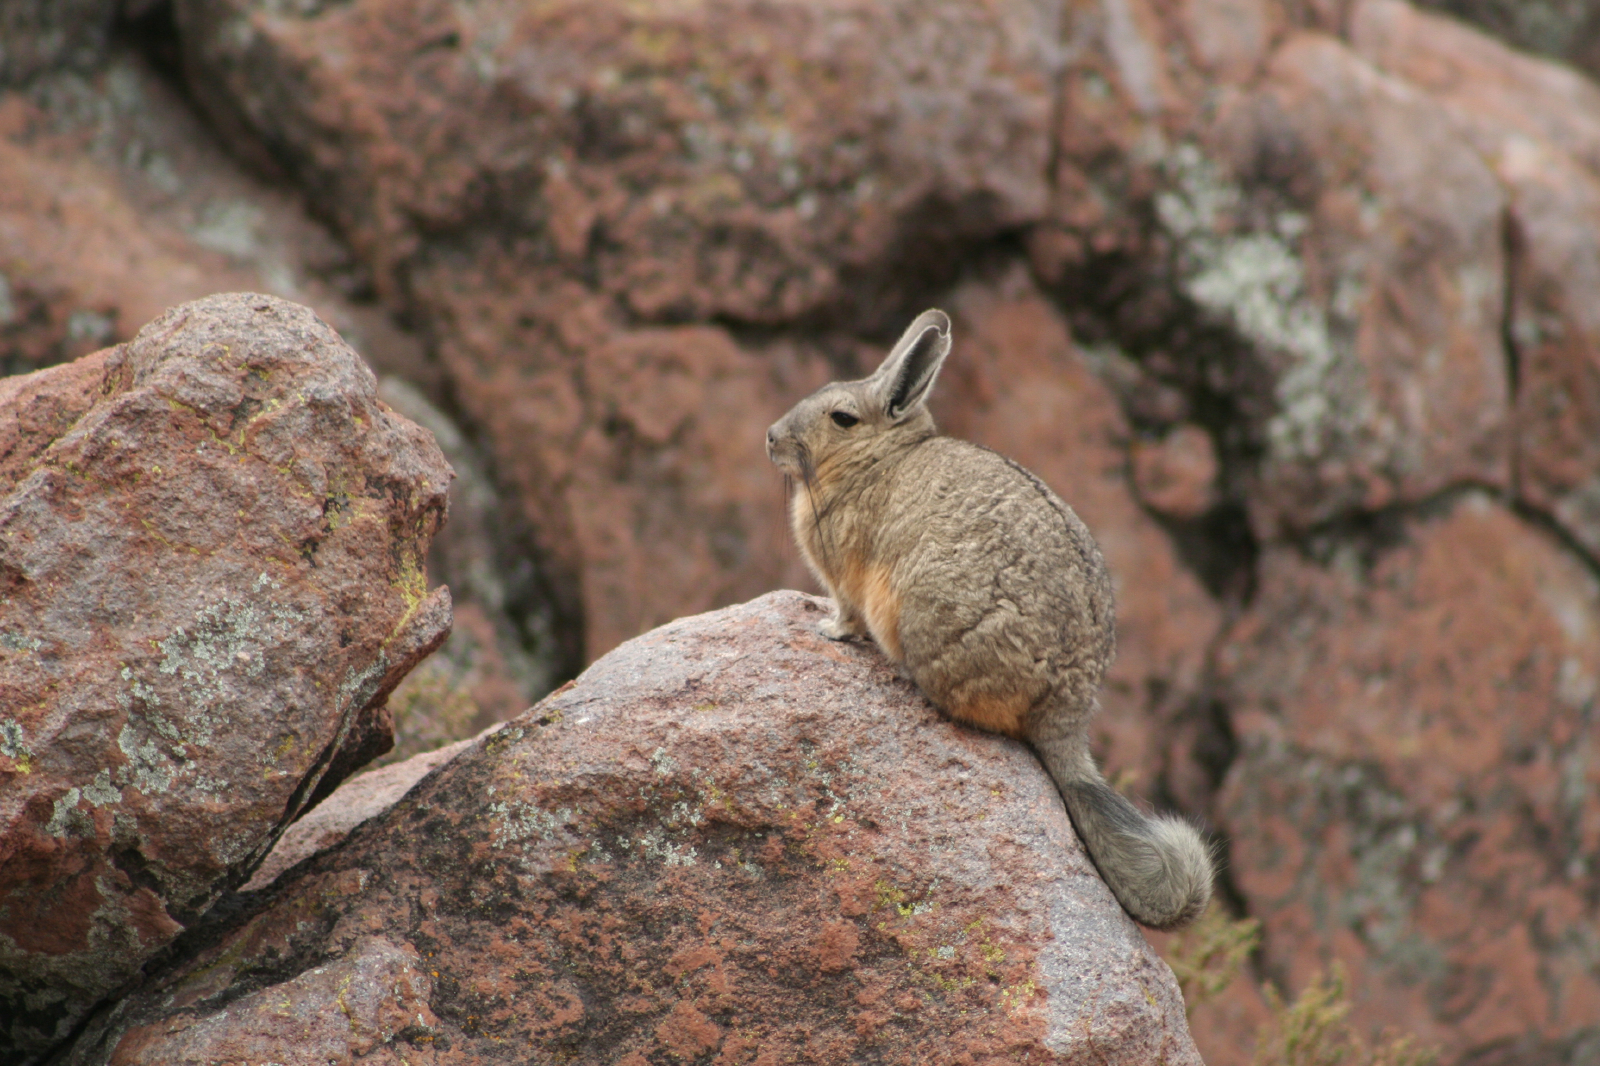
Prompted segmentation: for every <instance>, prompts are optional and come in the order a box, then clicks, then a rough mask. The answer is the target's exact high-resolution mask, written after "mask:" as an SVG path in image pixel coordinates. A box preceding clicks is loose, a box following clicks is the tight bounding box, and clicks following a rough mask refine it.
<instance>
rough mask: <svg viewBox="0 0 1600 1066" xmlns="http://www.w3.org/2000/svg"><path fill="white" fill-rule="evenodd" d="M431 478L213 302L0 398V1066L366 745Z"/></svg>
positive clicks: (123, 970) (300, 348)
mask: <svg viewBox="0 0 1600 1066" xmlns="http://www.w3.org/2000/svg"><path fill="white" fill-rule="evenodd" d="M449 480H450V469H449V467H448V466H447V465H446V464H445V463H444V460H443V458H442V457H441V456H440V454H439V451H438V449H437V448H436V447H435V446H434V444H433V441H432V439H431V438H430V437H429V436H428V435H427V434H426V433H425V432H424V431H422V430H421V429H419V428H417V427H416V426H414V425H412V424H410V423H408V422H406V421H404V420H403V419H400V418H398V417H396V416H395V415H393V414H392V413H391V412H390V411H389V410H387V409H386V408H385V407H384V406H382V405H381V404H380V403H379V402H378V401H377V397H376V381H375V380H374V378H373V375H372V372H371V371H370V370H368V369H367V368H366V366H365V365H364V364H363V363H362V362H361V360H360V359H359V358H358V357H357V356H356V354H355V353H354V352H352V351H351V350H350V349H349V347H348V346H346V345H345V344H344V343H343V342H342V341H341V340H340V339H339V337H338V335H337V334H336V333H334V332H333V330H332V329H330V328H329V327H328V326H327V325H326V324H324V323H323V322H321V321H320V320H319V319H317V318H316V316H315V315H313V314H312V313H311V312H310V311H309V310H307V309H306V308H304V307H300V306H298V305H295V304H290V303H287V302H285V301H282V300H278V299H275V298H272V297H267V296H257V295H252V294H230V295H223V296H214V297H209V298H207V299H204V300H200V301H196V302H194V303H190V304H185V305H183V306H180V307H177V308H174V309H173V310H172V311H170V312H168V313H167V314H165V315H163V316H162V317H160V318H158V319H156V320H155V321H154V322H152V323H150V325H148V326H147V327H146V328H145V329H143V330H142V331H141V332H140V333H139V335H138V336H137V337H136V338H135V339H134V340H133V341H132V342H131V343H129V344H127V345H124V346H121V347H119V348H116V349H113V350H111V351H108V352H102V353H99V354H97V355H94V356H90V357H88V358H87V359H84V360H82V361H79V362H77V363H72V364H67V365H64V366H61V367H56V368H51V369H49V370H43V371H38V372H36V373H34V374H31V375H26V376H22V377H15V378H9V379H6V380H5V381H4V382H3V383H0V708H3V711H0V1018H3V1019H4V1021H5V1024H4V1026H3V1027H0V1054H3V1056H4V1057H7V1058H8V1059H15V1058H16V1057H19V1056H20V1057H21V1058H22V1059H23V1060H24V1061H26V1060H27V1059H28V1058H29V1057H30V1056H31V1055H33V1054H36V1053H39V1052H42V1051H43V1050H45V1049H46V1048H47V1047H49V1046H50V1044H51V1043H52V1042H54V1041H58V1040H60V1039H62V1038H63V1037H65V1036H66V1034H67V1033H69V1032H70V1031H71V1029H72V1028H73V1026H74V1025H75V1024H77V1022H79V1021H80V1020H81V1019H82V1017H83V1016H84V1014H85V1013H86V1012H87V1011H88V1010H89V1009H90V1008H91V1007H92V1006H93V1005H94V1004H95V1003H96V1002H97V1001H99V1000H100V999H101V998H102V997H104V996H107V995H109V994H111V993H113V992H114V991H115V990H117V989H118V988H119V987H121V986H123V985H125V984H126V983H127V982H129V981H130V980H131V979H133V978H134V977H135V976H136V975H137V974H138V973H139V970H140V967H141V966H142V965H143V964H144V963H145V962H147V961H148V960H149V959H151V958H152V957H153V956H155V955H156V954H158V953H159V952H161V951H162V950H163V949H164V948H166V947H167V946H168V945H170V944H171V943H172V942H173V940H174V939H176V938H177V937H178V935H179V934H181V933H182V932H183V931H184V930H185V929H186V928H188V927H190V926H192V925H193V924H194V923H195V922H196V921H197V920H198V919H199V918H200V917H201V916H203V915H204V914H205V913H206V911H207V909H208V908H209V907H211V905H212V904H213V903H215V902H216V901H217V900H218V899H219V898H220V897H221V896H222V895H223V894H224V893H226V892H228V891H229V890H231V889H232V888H234V887H236V886H237V885H239V884H240V883H241V882H242V881H243V880H244V879H245V878H247V877H248V876H249V874H250V871H251V870H252V869H253V867H254V866H255V865H256V864H257V863H259V862H260V861H261V859H262V858H263V857H264V856H265V855H266V854H267V852H268V851H269V850H270V849H271V848H272V845H273V843H274V841H275V840H276V838H277V836H278V834H279V833H280V832H281V831H282V830H283V828H284V826H286V825H287V824H288V823H289V822H290V821H291V820H293V819H294V818H295V816H296V815H298V814H299V813H300V812H301V811H303V810H304V809H305V808H306V807H307V806H308V805H309V804H310V803H311V802H313V801H314V799H315V797H317V796H319V795H321V794H325V793H326V792H327V791H329V790H331V788H332V787H333V785H334V784H336V783H337V782H338V780H339V779H340V778H342V777H343V776H345V775H347V774H348V773H349V772H350V771H351V770H353V769H354V768H356V767H357V766H359V765H361V764H362V763H363V762H365V761H367V760H368V759H369V758H371V757H372V756H373V755H375V754H379V753H381V752H382V751H384V750H386V749H387V747H388V745H389V743H390V742H391V740H390V726H389V722H388V719H387V717H386V714H387V712H386V709H385V705H384V700H385V697H386V696H387V695H388V693H389V692H390V690H392V689H393V688H394V686H395V685H396V684H397V683H398V682H399V681H400V679H401V678H402V677H403V676H404V675H405V673H406V671H407V670H409V669H410V668H411V667H412V666H413V665H414V664H415V663H417V662H418V661H419V660H420V659H421V658H422V657H423V656H424V655H426V654H427V653H428V652H429V651H431V650H432V649H433V648H434V647H436V646H437V645H438V644H439V642H440V641H442V640H443V639H444V638H445V636H447V635H448V632H449V627H450V602H449V595H448V591H447V590H446V589H443V588H440V589H436V590H435V591H434V592H432V593H430V592H429V591H428V589H427V587H426V583H425V578H424V570H423V558H424V556H425V554H426V552H427V548H428V541H429V539H430V538H431V536H432V535H433V533H434V532H435V530H436V529H437V528H438V526H439V524H440V522H441V521H442V520H443V517H444V513H445V500H446V490H447V488H448V486H449Z"/></svg>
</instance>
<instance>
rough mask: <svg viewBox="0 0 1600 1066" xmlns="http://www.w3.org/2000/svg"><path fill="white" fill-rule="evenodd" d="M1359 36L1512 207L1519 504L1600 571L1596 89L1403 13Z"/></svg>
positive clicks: (1373, 1)
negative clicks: (1551, 524)
mask: <svg viewBox="0 0 1600 1066" xmlns="http://www.w3.org/2000/svg"><path fill="white" fill-rule="evenodd" d="M1351 32H1352V36H1353V39H1354V42H1355V45H1356V47H1357V48H1359V49H1360V50H1361V51H1362V52H1363V54H1365V55H1368V56H1369V57H1371V59H1372V60H1373V61H1374V62H1376V63H1379V64H1382V65H1383V66H1385V67H1386V68H1389V69H1391V70H1393V71H1395V72H1396V73H1397V74H1400V75H1402V76H1404V77H1407V78H1410V79H1411V80H1412V81H1414V82H1415V83H1416V84H1418V85H1420V86H1423V87H1425V88H1426V89H1428V90H1429V92H1430V93H1432V94H1433V95H1434V96H1436V97H1437V98H1438V99H1440V100H1441V101H1442V102H1443V103H1444V105H1445V106H1446V107H1447V108H1448V109H1449V111H1450V113H1451V116H1452V118H1453V119H1454V120H1455V122H1456V123H1457V124H1458V125H1459V126H1460V127H1461V128H1463V129H1464V130H1465V132H1466V133H1467V135H1468V137H1469V139H1470V141H1471V143H1472V144H1473V145H1474V146H1475V147H1476V148H1477V150H1478V151H1479V152H1480V153H1482V155H1483V156H1484V158H1485V159H1486V160H1488V161H1489V163H1490V164H1491V165H1492V166H1493V167H1494V168H1495V171H1496V173H1497V175H1498V176H1499V178H1500V181H1501V182H1502V183H1503V184H1504V186H1505V188H1506V190H1507V192H1508V194H1509V198H1510V202H1509V205H1508V207H1509V217H1508V230H1509V231H1508V235H1507V236H1508V243H1509V246H1510V249H1511V261H1510V263H1509V264H1508V266H1509V269H1510V275H1509V281H1510V293H1509V295H1510V308H1509V312H1510V314H1509V317H1508V320H1507V334H1508V337H1507V343H1508V345H1509V346H1510V348H1511V350H1510V352H1509V353H1508V355H1509V356H1510V357H1511V358H1513V359H1514V360H1515V364H1516V368H1517V377H1518V393H1517V397H1516V405H1515V408H1514V418H1515V426H1516V432H1517V440H1516V446H1517V450H1516V459H1517V493H1518V495H1519V496H1520V497H1521V498H1522V499H1523V500H1525V501H1527V502H1528V503H1529V504H1531V505H1532V506H1534V507H1537V508H1539V509H1540V510H1541V511H1544V512H1546V513H1548V514H1550V515H1552V516H1553V517H1554V518H1555V519H1556V520H1557V521H1558V522H1559V523H1560V524H1561V527H1562V528H1563V529H1564V530H1566V531H1567V532H1568V533H1569V534H1570V535H1571V536H1573V537H1574V538H1576V539H1577V540H1578V541H1579V542H1580V543H1582V544H1583V546H1584V547H1585V548H1587V549H1588V550H1589V551H1590V552H1591V553H1593V554H1594V555H1595V556H1596V557H1597V558H1600V434H1596V433H1595V432H1594V427H1595V426H1596V425H1600V301H1597V300H1596V299H1595V296H1594V294H1595V293H1596V292H1600V242H1597V241H1596V234H1597V233H1600V86H1596V85H1595V84H1594V83H1593V82H1591V81H1589V80H1587V79H1585V78H1582V77H1579V76H1578V75H1576V74H1574V73H1572V72H1571V71H1566V70H1561V69H1559V68H1556V67H1552V66H1550V65H1548V64H1544V63H1538V62H1535V61H1534V60H1531V59H1528V58H1526V57H1523V56H1517V55H1513V54H1510V53H1508V52H1507V51H1506V50H1505V49H1503V48H1500V47H1499V46H1497V45H1495V44H1494V43H1492V42H1489V41H1485V40H1483V39H1482V38H1479V37H1476V36H1475V35H1474V34H1472V33H1470V32H1469V31H1467V30H1465V29H1463V28H1461V27H1458V26H1454V25H1452V24H1450V23H1448V22H1447V21H1445V20H1443V19H1439V18H1435V17H1430V16H1427V15H1423V14H1419V13H1417V12H1415V11H1413V10H1412V9H1410V8H1408V7H1406V6H1405V5H1404V4H1400V3H1396V2H1394V0H1367V2H1365V3H1363V4H1362V5H1361V6H1360V7H1359V8H1357V10H1356V15H1355V20H1354V22H1353V23H1352V27H1351ZM1552 100H1556V101H1560V103H1561V105H1562V106H1560V107H1552V106H1550V102H1551V101H1552Z"/></svg>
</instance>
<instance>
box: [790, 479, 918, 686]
mask: <svg viewBox="0 0 1600 1066" xmlns="http://www.w3.org/2000/svg"><path fill="white" fill-rule="evenodd" d="M789 513H790V515H791V522H792V524H793V527H794V539H795V543H797V544H798V545H800V550H801V552H802V553H803V554H804V555H805V557H806V563H807V564H808V565H809V566H810V567H811V570H812V572H813V573H815V574H816V575H817V577H819V578H821V579H822V583H823V584H825V585H827V586H828V591H829V592H830V593H831V594H832V595H833V597H834V599H836V600H839V601H840V602H842V603H843V604H845V605H846V606H847V607H848V608H850V609H852V610H853V611H855V612H856V613H858V614H859V615H860V616H861V617H862V619H863V620H865V622H866V623H867V629H868V630H869V631H870V632H871V633H872V639H873V640H875V641H877V643H878V646H879V647H880V648H882V649H883V652H884V654H885V655H887V656H888V657H889V658H890V659H892V660H894V661H895V662H903V661H904V660H905V652H904V649H903V647H902V646H901V643H900V596H899V594H898V593H897V592H895V590H894V585H893V582H892V580H891V574H890V570H889V567H888V566H887V565H885V564H883V563H877V562H869V561H868V560H867V559H866V558H865V557H864V553H863V552H862V551H861V550H860V547H859V546H858V545H855V544H838V543H832V542H830V541H829V540H828V538H827V534H826V533H825V532H824V531H823V530H822V529H820V528H819V523H818V522H817V520H816V512H815V511H814V510H813V509H812V505H811V500H810V497H809V495H808V494H807V493H806V492H805V491H804V489H803V488H802V489H800V490H799V491H797V492H796V495H795V500H794V506H793V507H791V508H790V511H789Z"/></svg>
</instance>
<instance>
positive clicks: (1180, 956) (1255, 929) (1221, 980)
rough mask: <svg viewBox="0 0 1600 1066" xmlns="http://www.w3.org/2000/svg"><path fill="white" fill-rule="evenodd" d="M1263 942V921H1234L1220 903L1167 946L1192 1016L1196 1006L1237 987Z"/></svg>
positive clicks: (1168, 959) (1169, 961) (1169, 963)
mask: <svg viewBox="0 0 1600 1066" xmlns="http://www.w3.org/2000/svg"><path fill="white" fill-rule="evenodd" d="M1260 943H1261V923H1260V922H1258V921H1256V920H1255V919H1254V918H1239V919H1234V918H1230V917H1229V916H1228V912H1227V911H1226V910H1224V909H1223V908H1222V907H1221V906H1220V905H1218V904H1217V903H1212V904H1211V906H1210V907H1209V908H1208V909H1207V910H1206V912H1205V914H1203V915H1201V916H1200V920H1199V921H1198V922H1195V923H1194V924H1193V925H1191V926H1190V927H1189V928H1188V929H1185V930H1184V931H1183V932H1181V933H1178V934H1176V935H1174V936H1173V938H1172V940H1171V941H1170V942H1169V943H1168V946H1167V964H1168V965H1170V966H1171V967H1172V972H1173V974H1174V975H1175V976H1176V977H1177V978H1178V987H1179V988H1180V989H1182V991H1183V1002H1184V1009H1185V1010H1186V1011H1187V1012H1188V1014H1189V1016H1190V1017H1193V1016H1194V1009H1195V1008H1196V1007H1198V1006H1199V1005H1200V1004H1202V1003H1206V1002H1209V1001H1210V1000H1213V999H1215V998H1216V997H1217V996H1219V995H1221V994H1222V992H1223V990H1224V989H1226V988H1227V987H1228V986H1229V985H1231V984H1233V979H1234V978H1235V977H1238V976H1239V972H1240V971H1241V970H1243V969H1244V964H1245V960H1247V959H1249V958H1250V956H1251V954H1253V953H1254V952H1255V950H1256V946H1257V945H1258V944H1260Z"/></svg>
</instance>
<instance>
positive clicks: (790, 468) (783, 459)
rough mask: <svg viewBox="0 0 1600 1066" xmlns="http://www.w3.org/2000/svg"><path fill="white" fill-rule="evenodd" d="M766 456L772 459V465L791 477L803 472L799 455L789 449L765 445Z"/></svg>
mask: <svg viewBox="0 0 1600 1066" xmlns="http://www.w3.org/2000/svg"><path fill="white" fill-rule="evenodd" d="M767 458H768V459H770V460H771V461H772V465H773V466H775V467H777V468H778V469H779V470H781V471H783V472H784V473H785V474H788V475H790V476H791V477H799V476H800V475H801V474H802V473H803V472H804V468H803V467H802V465H801V463H800V456H799V455H798V454H796V453H795V452H794V451H793V450H791V449H787V448H782V447H780V446H777V445H772V444H769V445H767Z"/></svg>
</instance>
